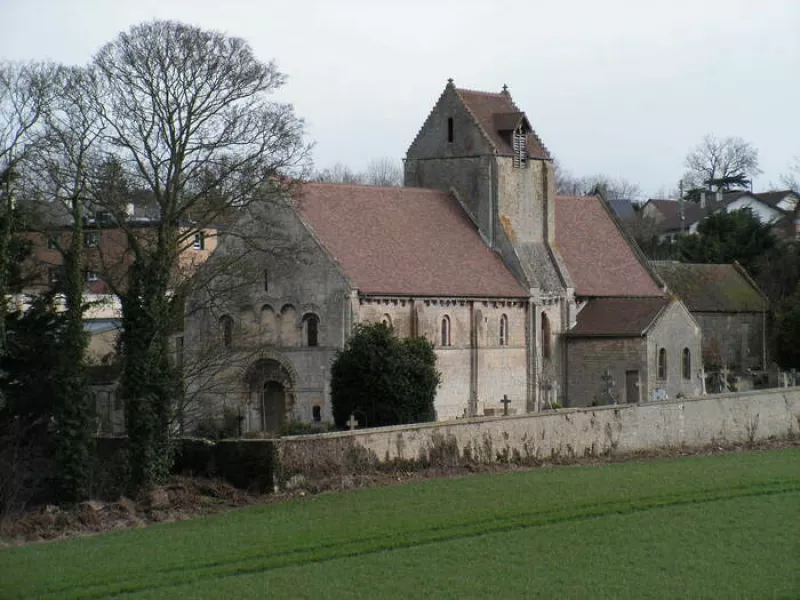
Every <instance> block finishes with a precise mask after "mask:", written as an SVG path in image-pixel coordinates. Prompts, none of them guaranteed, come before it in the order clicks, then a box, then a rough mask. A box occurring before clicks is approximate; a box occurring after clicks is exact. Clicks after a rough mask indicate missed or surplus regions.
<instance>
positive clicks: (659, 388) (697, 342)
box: [647, 301, 703, 400]
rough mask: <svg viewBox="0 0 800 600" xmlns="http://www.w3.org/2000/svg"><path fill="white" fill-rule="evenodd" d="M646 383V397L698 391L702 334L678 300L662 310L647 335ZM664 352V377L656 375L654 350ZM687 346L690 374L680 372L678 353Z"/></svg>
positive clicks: (699, 388)
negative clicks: (665, 359)
mask: <svg viewBox="0 0 800 600" xmlns="http://www.w3.org/2000/svg"><path fill="white" fill-rule="evenodd" d="M647 340H648V342H647V365H648V369H647V371H648V379H647V382H648V385H647V392H648V395H647V398H648V399H651V400H652V399H656V398H662V397H663V396H664V395H665V394H666V397H667V398H670V399H673V398H676V397H677V396H678V395H679V394H681V395H683V396H686V397H691V396H696V395H698V394H700V393H701V392H702V389H703V387H702V368H703V363H702V352H701V347H702V337H701V333H700V327H699V326H698V325H697V322H696V321H695V320H694V319H693V318H692V316H691V314H690V313H689V311H688V310H687V309H686V307H685V306H684V305H683V304H682V303H681V302H678V301H675V302H672V303H671V304H670V305H669V306H667V308H666V309H665V310H664V312H663V313H662V315H661V316H660V317H659V319H658V321H657V322H656V323H655V324H654V325H653V327H652V328H651V330H650V332H649V333H648V336H647ZM660 348H665V349H666V351H667V377H666V380H660V379H659V378H658V352H659V349H660ZM685 348H688V349H689V352H690V357H691V369H690V370H691V374H690V377H688V378H684V376H683V372H682V367H683V365H682V353H683V350H684V349H685Z"/></svg>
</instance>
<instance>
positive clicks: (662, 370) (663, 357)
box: [658, 348, 667, 379]
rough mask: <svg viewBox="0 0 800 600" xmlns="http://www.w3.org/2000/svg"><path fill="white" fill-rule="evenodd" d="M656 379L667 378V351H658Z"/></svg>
mask: <svg viewBox="0 0 800 600" xmlns="http://www.w3.org/2000/svg"><path fill="white" fill-rule="evenodd" d="M658 378H659V379H666V378H667V349H666V348H661V349H659V351H658Z"/></svg>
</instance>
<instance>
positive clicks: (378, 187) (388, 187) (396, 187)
mask: <svg viewBox="0 0 800 600" xmlns="http://www.w3.org/2000/svg"><path fill="white" fill-rule="evenodd" d="M302 185H321V186H324V185H329V186H336V187H354V188H369V189H374V190H381V189H383V190H414V191H422V192H432V193H434V194H446V193H447V192H443V191H441V190H436V189H433V188H423V187H414V186H406V185H374V184H371V183H348V182H345V181H306V182H305V183H303V184H302ZM301 187H302V186H301Z"/></svg>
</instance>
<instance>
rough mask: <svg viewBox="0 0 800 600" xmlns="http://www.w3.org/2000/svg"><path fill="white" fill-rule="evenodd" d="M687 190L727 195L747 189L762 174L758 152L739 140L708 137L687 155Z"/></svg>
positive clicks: (685, 179) (685, 185) (738, 138)
mask: <svg viewBox="0 0 800 600" xmlns="http://www.w3.org/2000/svg"><path fill="white" fill-rule="evenodd" d="M684 164H685V166H686V168H687V169H688V171H687V172H686V174H685V176H684V182H685V183H684V187H685V189H686V190H698V189H699V190H703V189H705V190H710V191H728V190H731V189H737V188H746V187H748V186H749V185H750V184H751V183H752V180H753V177H755V176H757V175H760V174H761V169H759V168H758V150H757V149H756V148H754V147H753V145H752V144H751V143H750V142H746V141H744V140H743V139H742V138H740V137H726V138H723V139H718V138H717V137H715V136H713V135H711V134H709V135H706V136H705V137H704V138H703V141H702V142H700V143H699V144H698V145H697V146H695V147H694V148H693V149H692V150H691V151H690V152H689V154H687V155H686V160H685V162H684Z"/></svg>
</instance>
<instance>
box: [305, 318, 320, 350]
mask: <svg viewBox="0 0 800 600" xmlns="http://www.w3.org/2000/svg"><path fill="white" fill-rule="evenodd" d="M303 341H304V342H305V345H306V346H309V347H315V346H319V317H318V316H317V315H315V314H314V313H306V314H305V315H303Z"/></svg>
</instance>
